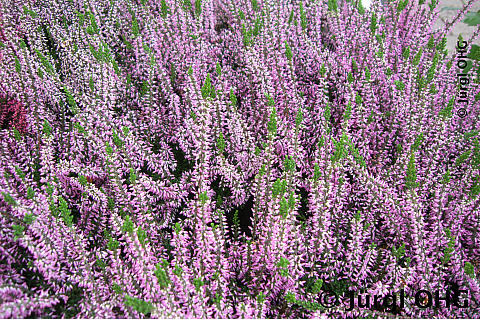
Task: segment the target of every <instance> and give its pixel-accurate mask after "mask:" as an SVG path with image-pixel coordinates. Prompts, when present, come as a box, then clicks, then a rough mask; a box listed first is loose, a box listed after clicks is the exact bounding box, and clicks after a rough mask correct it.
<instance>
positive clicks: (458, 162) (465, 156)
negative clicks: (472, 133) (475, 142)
mask: <svg viewBox="0 0 480 319" xmlns="http://www.w3.org/2000/svg"><path fill="white" fill-rule="evenodd" d="M471 153H472V150H467V151H465V152H463V153H462V154H460V156H459V157H458V158H457V160H456V161H455V165H456V166H460V165H462V164H463V163H464V162H465V161H466V160H467V159H468V158H469V157H470V154H471Z"/></svg>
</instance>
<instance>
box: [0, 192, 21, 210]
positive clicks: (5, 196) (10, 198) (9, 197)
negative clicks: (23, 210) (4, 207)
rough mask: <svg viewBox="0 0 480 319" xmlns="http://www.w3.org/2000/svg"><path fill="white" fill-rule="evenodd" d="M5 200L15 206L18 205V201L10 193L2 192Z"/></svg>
mask: <svg viewBox="0 0 480 319" xmlns="http://www.w3.org/2000/svg"><path fill="white" fill-rule="evenodd" d="M2 195H3V200H4V201H5V202H6V203H7V204H10V205H12V206H14V207H16V206H18V203H17V201H16V200H15V199H14V198H13V197H12V196H11V195H10V194H8V193H5V192H2Z"/></svg>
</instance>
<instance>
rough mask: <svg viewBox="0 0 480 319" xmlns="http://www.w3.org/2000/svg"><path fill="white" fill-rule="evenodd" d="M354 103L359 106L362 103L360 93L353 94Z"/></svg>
mask: <svg viewBox="0 0 480 319" xmlns="http://www.w3.org/2000/svg"><path fill="white" fill-rule="evenodd" d="M355 103H356V104H357V105H358V106H360V105H361V104H362V97H361V96H360V94H359V93H358V92H357V94H356V95H355Z"/></svg>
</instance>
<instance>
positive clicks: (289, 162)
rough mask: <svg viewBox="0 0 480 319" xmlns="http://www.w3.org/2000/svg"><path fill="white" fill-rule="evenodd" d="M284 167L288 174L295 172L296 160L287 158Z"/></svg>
mask: <svg viewBox="0 0 480 319" xmlns="http://www.w3.org/2000/svg"><path fill="white" fill-rule="evenodd" d="M283 166H284V167H285V171H286V172H293V171H295V160H294V159H293V158H292V157H291V156H285V160H284V162H283Z"/></svg>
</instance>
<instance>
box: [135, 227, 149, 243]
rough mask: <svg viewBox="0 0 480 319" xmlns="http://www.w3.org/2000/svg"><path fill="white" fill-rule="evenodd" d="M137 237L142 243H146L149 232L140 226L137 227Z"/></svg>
mask: <svg viewBox="0 0 480 319" xmlns="http://www.w3.org/2000/svg"><path fill="white" fill-rule="evenodd" d="M137 237H138V241H139V242H140V244H142V245H143V244H145V239H147V233H146V232H145V231H144V230H143V229H142V228H141V227H140V226H139V227H138V228H137Z"/></svg>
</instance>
